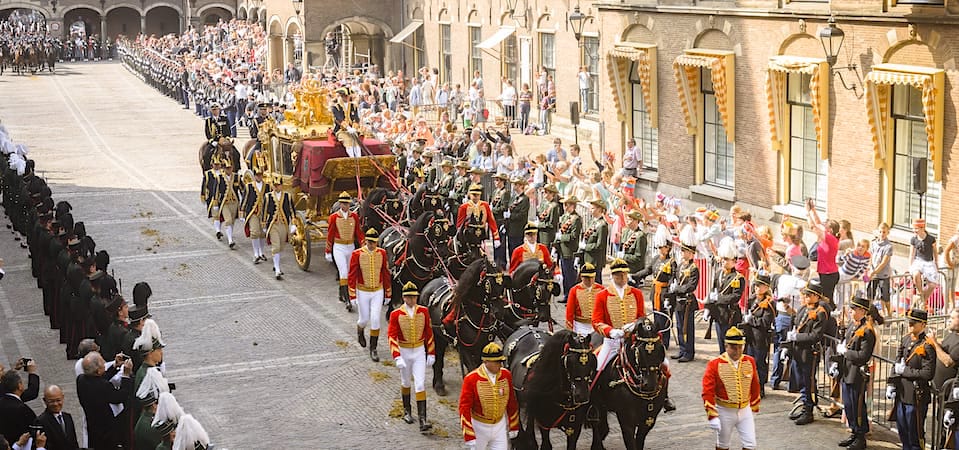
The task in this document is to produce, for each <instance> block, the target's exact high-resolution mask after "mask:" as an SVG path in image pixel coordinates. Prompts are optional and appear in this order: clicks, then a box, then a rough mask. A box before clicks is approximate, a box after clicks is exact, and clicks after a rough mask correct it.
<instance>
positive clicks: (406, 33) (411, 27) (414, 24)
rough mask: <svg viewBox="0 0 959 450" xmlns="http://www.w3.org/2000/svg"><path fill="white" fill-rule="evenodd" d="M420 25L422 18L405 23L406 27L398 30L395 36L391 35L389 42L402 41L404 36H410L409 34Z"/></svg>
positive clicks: (404, 38)
mask: <svg viewBox="0 0 959 450" xmlns="http://www.w3.org/2000/svg"><path fill="white" fill-rule="evenodd" d="M421 26H423V21H422V20H414V21H412V22H410V24H409V25H407V26H406V28H403V29H402V30H400V32H399V33H397V34H396V36H393V38H392V39H390V42H392V43H394V44H400V43H402V42H403V41H405V40H406V38H408V37H410V35H411V34H413V32H415V31H416V30H417V29H418V28H419V27H421Z"/></svg>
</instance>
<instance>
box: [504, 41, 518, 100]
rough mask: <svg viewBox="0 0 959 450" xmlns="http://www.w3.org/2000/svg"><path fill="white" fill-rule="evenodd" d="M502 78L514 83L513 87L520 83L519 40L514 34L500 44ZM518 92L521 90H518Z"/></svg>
mask: <svg viewBox="0 0 959 450" xmlns="http://www.w3.org/2000/svg"><path fill="white" fill-rule="evenodd" d="M500 46H501V48H500V55H502V58H500V78H506V79H508V80H510V81H512V82H513V87H516V86H517V84H518V83H519V77H520V74H519V63H520V61H519V38H517V37H516V33H513V34H511V35H509V36H507V37H506V39H503V42H502V43H501V44H500ZM510 47H512V58H510V51H509V49H510ZM517 92H519V90H518V89H517Z"/></svg>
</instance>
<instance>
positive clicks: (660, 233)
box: [653, 224, 671, 248]
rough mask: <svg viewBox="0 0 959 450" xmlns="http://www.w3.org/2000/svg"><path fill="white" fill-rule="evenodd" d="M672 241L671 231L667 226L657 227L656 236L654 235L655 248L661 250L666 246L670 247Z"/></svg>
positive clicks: (660, 225)
mask: <svg viewBox="0 0 959 450" xmlns="http://www.w3.org/2000/svg"><path fill="white" fill-rule="evenodd" d="M670 239H671V237H670V235H669V229H668V228H666V225H663V224H659V226H658V227H656V234H654V235H653V247H655V248H660V247H662V246H664V245H669V241H670Z"/></svg>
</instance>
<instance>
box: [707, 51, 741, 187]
mask: <svg viewBox="0 0 959 450" xmlns="http://www.w3.org/2000/svg"><path fill="white" fill-rule="evenodd" d="M700 70H701V72H700V77H699V79H700V80H701V83H700V84H701V89H700V91H701V92H702V98H703V129H704V130H705V131H706V133H705V135H704V136H703V153H704V155H703V156H704V158H703V161H704V163H705V169H706V170H705V174H706V177H705V181H706V184H713V185H716V186H721V187H724V188H729V189H732V188H733V187H735V178H736V167H735V164H734V163H735V160H734V156H735V147H734V145H733V143H732V142H729V141H727V140H726V128H725V127H724V126H723V119H722V117H720V115H719V107H718V106H717V105H716V92H715V91H713V80H712V78H710V72H711V71H710V70H709V69H706V68H702V69H700Z"/></svg>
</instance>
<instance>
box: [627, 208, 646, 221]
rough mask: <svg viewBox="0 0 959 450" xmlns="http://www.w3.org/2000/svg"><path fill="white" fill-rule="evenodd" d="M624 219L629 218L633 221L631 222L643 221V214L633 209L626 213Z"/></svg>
mask: <svg viewBox="0 0 959 450" xmlns="http://www.w3.org/2000/svg"><path fill="white" fill-rule="evenodd" d="M626 217H628V218H630V219H633V220H643V213H641V212H639V211H638V210H635V209H634V210H632V211H630V212H629V213H627V214H626Z"/></svg>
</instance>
